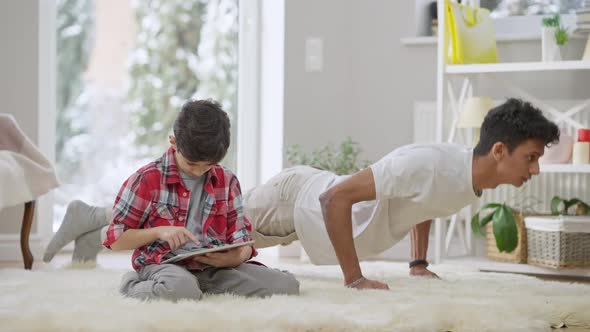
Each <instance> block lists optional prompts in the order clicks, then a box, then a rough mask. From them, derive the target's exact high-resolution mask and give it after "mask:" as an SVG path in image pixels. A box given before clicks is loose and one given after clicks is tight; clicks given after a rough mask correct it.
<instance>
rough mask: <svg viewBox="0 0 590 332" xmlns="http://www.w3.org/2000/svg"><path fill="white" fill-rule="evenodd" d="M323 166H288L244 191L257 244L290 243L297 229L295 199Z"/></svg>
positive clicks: (247, 213)
mask: <svg viewBox="0 0 590 332" xmlns="http://www.w3.org/2000/svg"><path fill="white" fill-rule="evenodd" d="M319 172H321V170H318V169H315V168H312V167H309V166H295V167H291V168H287V169H285V170H283V171H282V172H280V173H279V174H277V175H275V176H274V177H273V178H271V179H270V180H268V181H267V182H266V183H264V184H261V185H259V186H256V187H255V188H253V189H251V190H249V191H248V192H247V193H245V194H244V212H245V215H246V217H247V218H248V219H249V220H250V222H251V223H252V237H253V238H254V241H255V242H256V247H257V248H266V247H272V246H276V245H288V244H290V243H291V242H293V241H295V240H297V239H298V237H297V233H295V219H294V210H295V200H296V199H297V195H298V194H299V191H301V187H302V186H303V184H304V183H305V182H306V181H307V180H308V179H309V178H310V177H311V176H313V175H314V174H317V173H319Z"/></svg>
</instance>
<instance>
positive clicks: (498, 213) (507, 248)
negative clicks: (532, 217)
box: [471, 203, 518, 252]
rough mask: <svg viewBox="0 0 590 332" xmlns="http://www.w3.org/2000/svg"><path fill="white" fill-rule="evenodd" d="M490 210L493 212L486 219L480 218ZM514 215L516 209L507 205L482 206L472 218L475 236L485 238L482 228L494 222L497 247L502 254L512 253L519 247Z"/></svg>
mask: <svg viewBox="0 0 590 332" xmlns="http://www.w3.org/2000/svg"><path fill="white" fill-rule="evenodd" d="M488 209H491V210H492V211H491V212H490V213H488V214H487V215H486V216H485V217H483V218H480V214H482V212H483V211H484V210H488ZM514 215H515V211H514V209H513V208H512V207H510V206H508V205H506V204H505V203H502V204H501V203H488V204H485V205H484V206H482V207H481V209H479V211H477V213H475V215H474V216H473V218H471V229H472V230H473V233H474V234H476V235H479V236H481V237H485V236H486V235H485V234H484V232H482V228H483V227H485V226H486V225H487V224H488V223H489V222H493V223H492V228H493V231H494V237H495V239H496V247H497V248H498V250H499V251H500V252H512V251H513V250H514V249H515V248H516V246H517V245H518V229H517V227H516V219H515V217H514Z"/></svg>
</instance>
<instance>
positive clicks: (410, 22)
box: [284, 0, 590, 163]
mask: <svg viewBox="0 0 590 332" xmlns="http://www.w3.org/2000/svg"><path fill="white" fill-rule="evenodd" d="M285 25H286V27H285V30H286V37H285V93H284V95H285V106H284V109H285V114H284V144H285V146H289V145H292V144H300V145H302V146H303V147H304V148H307V149H308V150H310V149H311V148H313V147H318V146H322V145H324V144H325V143H327V142H329V141H332V142H334V143H337V142H340V141H341V140H342V139H343V138H344V137H345V136H347V135H350V136H352V137H353V139H355V140H356V141H358V142H359V143H360V144H361V146H362V147H363V149H364V150H365V153H364V158H366V159H369V160H376V159H378V158H379V157H381V156H382V155H384V154H385V153H387V152H389V151H391V150H392V149H394V148H396V147H398V146H400V145H403V144H407V143H411V142H412V137H413V126H412V111H413V105H414V102H415V101H419V100H431V101H433V100H435V93H436V45H434V44H431V45H423V46H408V45H404V44H402V43H401V41H400V40H401V39H402V38H404V37H410V36H414V35H415V29H416V24H415V4H414V1H412V0H399V1H390V0H371V1H363V0H322V1H313V0H297V1H287V2H286V18H285ZM308 37H319V38H322V39H323V42H324V70H323V72H319V73H316V72H314V73H306V72H305V66H304V65H305V63H304V55H305V39H306V38H308ZM540 45H541V43H540V40H532V41H523V42H502V43H499V44H498V48H499V55H500V58H501V60H502V61H535V60H539V59H540V56H541V46H540ZM583 46H584V40H581V39H574V40H572V41H571V43H570V45H569V47H568V49H567V55H566V56H567V57H569V58H572V59H573V58H579V57H581V54H582V52H583ZM507 77H510V78H511V79H512V80H514V82H516V83H517V84H519V85H522V86H524V87H527V88H528V89H530V90H531V91H532V92H534V93H535V94H536V95H539V96H542V97H543V98H547V99H567V98H574V99H582V98H584V97H586V98H587V97H589V95H590V92H589V91H590V89H588V86H590V75H588V71H581V72H579V73H573V74H572V73H571V72H570V73H548V74H547V73H546V74H522V75H520V76H514V75H511V76H507ZM572 78H573V79H572ZM479 87H480V91H481V92H482V93H484V94H489V95H491V96H492V97H494V98H497V99H502V98H505V97H508V96H509V95H508V92H507V91H506V90H505V89H503V88H502V87H497V86H493V84H492V83H491V82H490V81H488V80H480V83H479ZM285 160H286V159H285ZM285 163H286V161H285Z"/></svg>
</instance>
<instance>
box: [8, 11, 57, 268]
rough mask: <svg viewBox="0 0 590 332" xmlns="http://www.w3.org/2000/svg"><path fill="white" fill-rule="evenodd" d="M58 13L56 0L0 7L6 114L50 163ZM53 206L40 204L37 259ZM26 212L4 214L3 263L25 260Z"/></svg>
mask: <svg viewBox="0 0 590 332" xmlns="http://www.w3.org/2000/svg"><path fill="white" fill-rule="evenodd" d="M54 8H55V5H54V1H52V0H21V1H0V45H2V46H1V50H0V100H1V101H2V104H1V105H2V108H0V112H3V113H9V114H12V115H13V116H14V117H15V118H16V121H17V122H18V124H19V125H20V126H21V128H22V129H23V130H24V132H25V133H26V134H27V135H28V136H29V137H30V138H31V139H32V140H33V141H34V142H35V143H36V144H37V145H38V146H39V147H40V148H41V151H42V152H44V153H45V154H46V155H47V156H48V158H49V159H50V160H53V150H54V140H53V138H52V137H53V136H52V135H53V132H54V129H53V128H52V126H55V117H54V116H53V113H52V112H54V109H55V93H54V92H53V90H52V89H54V87H55V85H54V83H53V82H54V79H55V76H54V72H55V71H54V64H53V61H54V57H53V52H54V50H55V46H54V45H55V39H54V37H55V34H54V33H53V31H52V30H50V29H47V27H48V26H50V25H51V24H52V22H53V20H54V15H55V14H54V12H53V10H54ZM41 54H43V56H41ZM41 124H43V126H41ZM49 205H50V202H49V201H48V199H47V198H45V199H42V200H40V201H39V202H37V207H36V219H35V220H36V222H35V223H34V224H33V229H32V231H31V233H32V236H31V241H30V243H31V249H32V250H33V252H34V254H35V255H36V256H38V254H39V250H40V238H41V236H39V235H38V234H37V233H43V234H45V233H46V232H47V231H50V230H51V216H50V214H49V213H48V207H49ZM22 212H23V208H22V207H14V208H6V209H4V210H2V211H0V259H20V247H19V245H18V235H17V234H18V233H19V232H20V226H21V222H22ZM37 221H39V224H41V226H37Z"/></svg>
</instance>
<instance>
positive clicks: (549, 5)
mask: <svg viewBox="0 0 590 332" xmlns="http://www.w3.org/2000/svg"><path fill="white" fill-rule="evenodd" d="M584 1H585V0H480V5H481V6H482V7H485V8H488V9H490V10H491V12H492V16H494V17H507V16H519V15H544V14H554V13H562V14H566V13H570V12H571V11H573V10H575V9H576V8H578V7H579V6H580V5H581V4H582V3H583V2H584Z"/></svg>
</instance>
